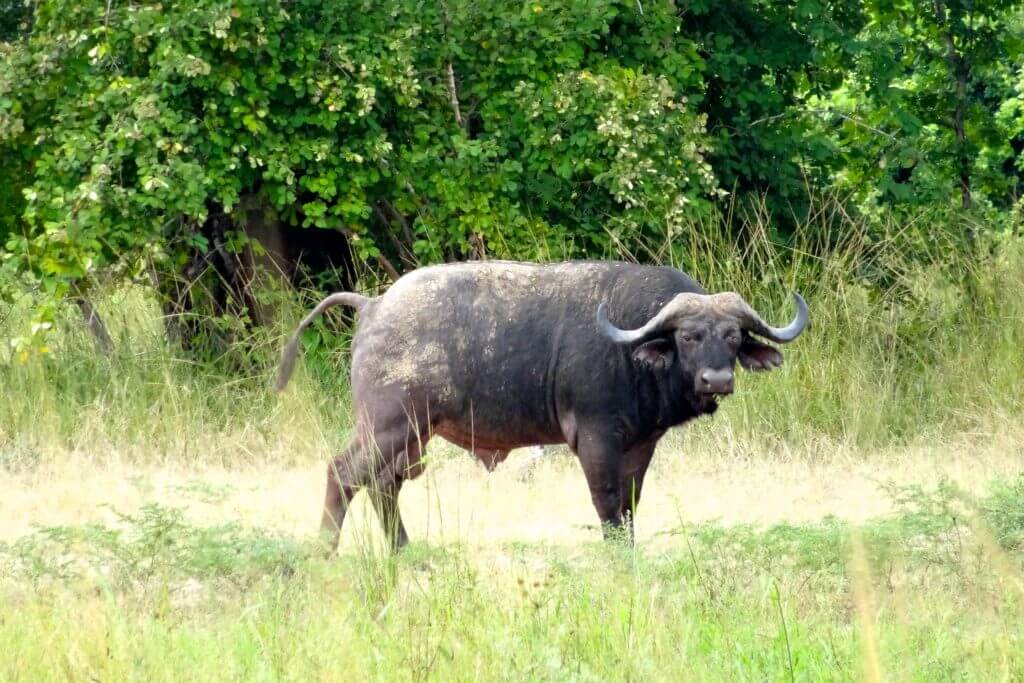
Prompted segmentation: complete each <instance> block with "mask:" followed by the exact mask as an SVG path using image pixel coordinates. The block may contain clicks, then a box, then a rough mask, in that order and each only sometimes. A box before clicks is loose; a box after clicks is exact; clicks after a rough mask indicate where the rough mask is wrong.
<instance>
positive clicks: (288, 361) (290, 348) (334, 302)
mask: <svg viewBox="0 0 1024 683" xmlns="http://www.w3.org/2000/svg"><path fill="white" fill-rule="evenodd" d="M369 302H370V298H369V297H365V296H363V295H362V294H356V293H355V292H337V293H335V294H331V295H330V296H328V297H327V298H326V299H324V300H323V301H321V302H320V303H319V304H317V306H316V308H314V309H313V310H312V311H310V313H309V315H307V316H306V317H305V318H303V319H302V322H301V323H299V326H298V328H296V330H295V333H294V334H293V335H292V338H291V339H289V340H288V344H287V345H285V347H284V351H282V352H281V365H280V366H279V367H278V370H277V382H275V384H274V390H275V391H277V392H281V391H284V388H285V387H286V386H288V380H289V379H291V376H292V372H293V371H294V370H295V359H296V357H298V355H299V339H300V337H301V336H302V331H303V330H305V329H306V328H307V327H309V326H310V324H311V323H312V322H313V321H314V320H316V319H317V317H318V316H319V315H320V314H322V313H323V312H324V311H326V310H327V309H329V308H334V307H335V306H351V307H353V308H355V309H356V310H360V309H362V307H363V306H365V305H366V304H367V303H369Z"/></svg>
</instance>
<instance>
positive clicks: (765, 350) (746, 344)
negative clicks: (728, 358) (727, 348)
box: [737, 335, 782, 372]
mask: <svg viewBox="0 0 1024 683" xmlns="http://www.w3.org/2000/svg"><path fill="white" fill-rule="evenodd" d="M737 359H738V360H739V362H740V365H742V366H743V367H744V368H746V369H747V370H752V371H754V372H759V371H761V370H772V369H774V368H777V367H779V366H780V365H782V352H781V351H779V350H778V349H777V348H775V347H774V346H769V345H768V344H762V343H761V342H759V341H755V340H754V339H753V338H751V337H750V336H748V335H743V343H742V344H740V351H739V354H737Z"/></svg>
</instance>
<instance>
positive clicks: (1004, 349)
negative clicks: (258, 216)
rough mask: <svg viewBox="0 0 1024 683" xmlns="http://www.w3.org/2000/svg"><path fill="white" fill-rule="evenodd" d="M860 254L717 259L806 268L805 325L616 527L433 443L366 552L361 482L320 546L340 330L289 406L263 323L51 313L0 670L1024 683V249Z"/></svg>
mask: <svg viewBox="0 0 1024 683" xmlns="http://www.w3.org/2000/svg"><path fill="white" fill-rule="evenodd" d="M874 244H875V246H873V247H871V249H872V251H871V254H870V259H869V258H868V257H867V256H868V255H867V253H866V252H865V251H863V249H864V248H863V245H854V244H852V243H851V244H848V245H846V246H844V247H841V248H840V249H839V250H838V251H833V252H830V253H829V254H828V255H827V256H828V258H820V257H812V256H811V254H813V253H814V249H812V245H807V248H806V249H800V248H796V249H794V250H793V254H796V255H797V256H796V257H793V258H791V259H789V260H787V261H785V262H784V263H780V265H778V266H777V270H775V271H773V272H768V273H765V272H761V273H756V274H755V273H743V272H741V271H740V270H739V269H738V267H737V268H733V267H732V266H731V265H729V264H735V263H740V262H744V263H749V262H757V261H759V260H760V261H762V262H763V261H765V259H763V258H758V251H757V250H758V249H759V248H760V247H757V246H756V245H754V246H753V247H751V246H750V245H749V244H748V245H746V246H745V247H744V252H743V254H742V258H740V257H741V254H739V253H734V254H729V253H725V254H723V253H721V251H719V253H718V255H717V258H714V259H711V258H708V259H706V260H705V262H707V263H719V264H726V266H725V267H724V268H723V269H721V270H718V271H705V272H698V273H697V275H698V276H699V277H700V278H701V279H702V280H703V281H705V282H707V283H709V285H711V286H712V287H713V288H721V286H724V285H726V284H727V283H728V284H731V286H732V287H735V288H736V289H738V290H739V291H741V292H744V293H748V292H749V293H752V295H755V294H756V296H757V297H758V298H757V302H758V304H760V305H763V306H764V308H765V309H766V310H767V311H770V312H771V313H772V314H773V317H774V318H782V317H784V316H785V315H786V314H787V312H788V309H787V308H786V306H787V305H788V304H786V302H785V289H786V288H788V286H789V285H792V284H799V283H802V285H801V289H802V291H804V293H805V294H806V295H807V297H808V300H809V301H811V305H812V310H813V311H814V315H815V317H814V327H813V329H812V332H811V333H809V334H808V335H807V336H806V338H803V339H801V340H799V341H798V342H797V343H795V344H794V345H793V346H792V348H790V349H788V350H787V364H786V366H784V368H783V369H782V370H780V371H778V372H776V373H773V374H771V375H759V376H746V377H744V378H742V380H741V384H740V386H739V389H738V394H737V396H735V397H732V398H730V399H729V400H728V401H726V403H725V404H724V405H723V407H722V409H721V410H720V411H719V414H718V415H716V416H715V418H714V419H713V420H706V421H702V422H699V423H697V424H694V425H691V426H689V427H687V428H686V429H683V430H679V431H677V432H674V433H673V434H671V435H670V437H669V438H667V439H666V440H665V441H664V443H663V444H662V446H661V447H660V449H659V452H658V453H657V455H656V458H655V462H654V465H653V471H652V473H651V475H650V476H649V484H648V487H647V488H645V492H644V496H645V497H644V500H643V502H642V504H641V506H640V511H639V516H638V522H637V524H638V533H637V536H638V538H637V544H636V547H635V549H631V550H627V549H625V548H621V547H617V546H610V545H607V544H604V543H602V542H601V541H600V540H599V537H600V533H599V531H598V530H597V529H596V528H595V520H596V516H595V515H594V513H593V510H592V507H591V505H590V501H589V495H588V493H587V490H586V486H585V484H584V482H583V477H582V474H581V473H580V471H579V467H578V465H577V464H576V463H575V461H574V460H573V458H572V457H571V456H570V455H569V454H568V453H567V452H564V451H558V450H556V451H555V452H554V453H552V454H550V455H549V456H548V457H547V458H546V459H545V460H543V461H540V462H539V463H537V464H536V465H535V466H534V467H532V468H531V469H528V470H527V469H523V468H522V467H521V464H522V458H523V455H524V454H523V453H514V454H513V457H512V458H510V459H509V461H507V462H506V463H504V464H503V465H502V466H500V467H499V468H498V470H497V471H495V472H494V473H492V474H487V473H486V472H485V471H484V469H483V468H482V467H481V466H480V465H479V464H477V463H476V462H474V461H473V460H471V459H470V458H469V456H467V455H466V454H465V453H463V452H462V451H459V450H457V449H454V448H452V447H449V446H446V445H445V444H443V443H442V442H440V441H438V442H435V443H432V445H431V449H430V451H429V453H428V457H429V459H430V461H431V466H430V467H429V468H428V470H427V474H425V475H424V476H423V477H422V478H420V479H419V480H416V481H415V482H413V483H412V484H410V485H408V486H407V487H406V489H405V490H404V491H403V497H402V501H401V504H402V508H403V511H404V515H405V517H406V520H407V523H408V525H409V527H410V528H409V531H410V535H411V536H412V538H413V543H412V545H411V546H410V547H409V548H407V549H406V550H405V551H403V552H402V553H400V554H399V555H398V556H396V557H390V556H388V555H387V554H385V553H384V552H383V551H382V543H381V535H380V533H379V531H378V529H377V526H376V520H375V518H374V516H373V514H372V511H370V510H369V508H368V506H367V505H366V501H365V500H363V496H360V497H359V498H357V500H356V505H355V507H356V509H355V510H354V512H353V514H352V515H351V516H350V520H349V522H348V524H347V527H346V529H345V533H344V537H343V542H342V548H341V552H340V554H339V557H337V558H334V559H330V560H325V559H323V558H321V557H320V556H319V552H318V549H317V548H316V547H315V545H314V543H313V541H312V538H313V534H314V532H315V530H316V525H317V521H318V518H319V514H320V502H321V496H322V493H323V483H324V482H323V478H324V472H325V467H324V462H325V459H326V457H327V456H328V455H330V454H332V453H333V452H335V451H337V450H338V449H340V448H341V447H342V445H343V444H344V442H345V440H346V437H347V432H348V429H349V427H350V422H349V417H348V405H347V393H346V388H345V381H344V366H345V358H346V356H345V352H344V337H343V335H338V334H336V333H334V332H332V330H331V329H330V328H322V329H321V330H320V334H321V338H322V339H326V340H327V341H328V342H329V343H328V344H326V345H325V348H319V349H308V350H307V351H308V352H307V354H306V355H305V356H304V360H303V368H304V369H303V370H302V371H301V372H300V373H299V374H298V376H297V377H296V381H295V383H294V385H293V386H292V387H291V388H290V389H289V391H288V392H287V393H286V394H284V395H283V396H280V397H278V396H274V395H272V394H271V393H270V392H269V391H267V389H266V387H267V382H268V379H269V377H270V373H271V370H272V368H271V363H270V360H268V359H271V358H272V356H273V352H274V350H276V349H277V348H278V347H279V344H280V334H281V331H282V330H276V331H274V332H273V334H268V335H267V336H266V337H265V338H260V339H257V340H255V343H254V344H250V345H248V348H252V349H255V350H254V351H253V352H252V354H253V356H252V358H249V359H248V360H249V361H251V362H250V364H249V365H248V366H246V365H245V364H244V363H238V362H236V363H235V365H236V367H241V368H242V369H240V370H239V369H235V370H231V371H229V370H227V369H225V366H226V363H225V362H221V363H209V364H206V363H198V362H196V361H193V360H189V359H187V358H185V357H183V356H182V355H181V354H179V353H177V352H175V351H173V350H170V349H168V348H167V346H166V344H165V343H164V341H163V338H162V327H161V323H160V320H159V317H158V315H157V308H156V306H155V304H154V303H153V302H152V301H150V299H149V298H148V296H147V295H146V294H145V293H144V292H143V291H141V290H138V289H133V288H127V289H125V288H120V289H116V290H114V291H111V292H109V293H108V294H106V295H104V296H103V297H101V298H99V299H98V304H99V306H100V309H101V312H102V313H103V314H104V315H105V318H106V320H107V323H108V325H109V327H110V329H111V332H112V334H113V336H114V339H115V350H114V352H113V353H112V354H110V355H109V356H103V355H101V354H97V353H96V352H95V350H94V349H93V348H92V343H91V340H90V338H89V337H88V335H87V334H86V333H85V332H84V331H83V330H82V326H81V325H80V323H79V322H78V321H77V320H76V319H75V318H74V317H73V316H72V315H71V313H70V312H69V313H68V315H67V317H66V319H64V320H62V321H61V325H60V326H59V328H60V329H59V330H58V333H57V334H56V335H55V337H54V339H53V342H52V349H51V352H50V354H49V356H50V358H48V359H42V360H40V361H38V362H35V361H34V362H31V363H28V364H19V363H17V362H13V359H9V360H11V361H12V362H8V363H5V364H4V365H2V366H0V382H2V386H3V394H2V396H0V486H2V490H3V492H4V493H3V496H2V497H0V501H2V502H0V542H2V544H3V545H0V642H2V643H3V647H2V648H0V678H2V679H3V680H32V681H36V680H66V679H71V680H100V681H107V680H183V679H184V680H309V679H321V680H362V679H374V680H445V681H448V680H558V681H563V680H666V681H667V680H765V679H770V680H882V679H885V680H929V681H931V680H945V679H951V678H957V679H970V680H985V681H991V680H1021V679H1024V655H1022V654H1021V653H1022V652H1024V571H1022V553H1021V551H1022V549H1024V474H1022V473H1024V468H1022V466H1021V462H1022V457H1024V445H1022V444H1024V426H1022V422H1021V420H1020V415H1021V412H1022V411H1021V407H1022V406H1021V389H1020V385H1021V381H1020V380H1021V377H1022V376H1024V374H1022V367H1024V359H1022V354H1021V352H1020V348H1021V346H1020V344H1021V342H1022V340H1024V316H1022V311H1024V303H1022V302H1021V301H1020V299H1019V296H1018V295H1016V294H1015V293H1016V292H1019V291H1020V287H1021V286H1024V274H1022V273H1024V268H1021V267H1020V266H1021V265H1022V264H1024V259H1022V257H1021V249H1020V245H1018V244H1016V243H1015V242H1012V241H1008V242H1007V243H1006V244H1005V245H1001V246H999V247H998V249H994V250H993V255H992V257H991V259H990V260H988V261H986V262H985V264H984V266H983V267H979V266H976V265H972V264H970V263H966V262H965V263H950V262H947V261H938V260H937V261H935V262H933V263H923V264H922V263H914V264H911V263H907V262H903V261H899V260H898V259H897V258H896V257H895V256H894V254H893V253H888V252H886V251H885V249H884V248H879V247H878V246H877V245H878V242H877V241H876V242H874ZM883 246H884V244H883ZM695 250H696V251H699V248H697V247H695ZM800 254H806V255H807V256H806V257H800V256H799V255H800ZM697 256H699V254H697ZM697 256H695V258H697ZM893 259H896V260H893ZM697 260H698V261H699V258H697ZM866 262H870V263H872V264H874V267H875V268H877V269H881V270H883V271H885V272H884V273H883V275H884V276H885V277H881V278H879V279H881V280H885V279H886V278H888V281H889V282H890V284H889V286H888V288H886V289H881V290H880V289H878V288H877V286H875V288H873V289H870V288H869V287H868V286H867V284H866V283H867V280H866V278H867V276H864V278H862V277H861V276H859V275H857V274H856V273H855V270H856V269H854V268H853V267H852V266H851V264H852V263H866ZM965 274H966V275H965ZM965 277H966V279H967V280H969V283H968V285H964V284H963V281H962V280H963V278H965ZM879 291H881V292H882V293H881V294H879V293H878V292H879ZM297 314H298V308H297V307H296V310H295V311H293V312H292V318H294V316H295V315H297ZM21 315H23V311H22V310H21V309H19V308H18V306H17V305H15V306H14V307H11V308H10V309H7V310H5V315H4V320H3V325H5V326H11V327H13V326H15V325H16V324H18V321H19V316H21ZM282 329H283V328H282ZM260 353H263V354H265V357H263V359H262V360H261V359H260V357H259V354H260ZM236 360H237V359H236ZM243 360H246V359H243Z"/></svg>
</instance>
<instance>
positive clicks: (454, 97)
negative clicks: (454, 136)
mask: <svg viewBox="0 0 1024 683" xmlns="http://www.w3.org/2000/svg"><path fill="white" fill-rule="evenodd" d="M448 97H449V98H450V99H451V102H452V111H454V112H455V123H457V124H459V126H462V125H463V122H462V112H461V111H459V95H458V93H457V92H455V70H454V69H453V68H452V63H451V62H450V61H449V62H448Z"/></svg>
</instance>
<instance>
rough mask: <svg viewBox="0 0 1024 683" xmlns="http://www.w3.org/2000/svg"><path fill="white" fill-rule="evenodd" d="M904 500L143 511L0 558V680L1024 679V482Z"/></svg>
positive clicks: (52, 533) (39, 536)
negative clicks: (563, 532) (639, 536)
mask: <svg viewBox="0 0 1024 683" xmlns="http://www.w3.org/2000/svg"><path fill="white" fill-rule="evenodd" d="M894 495H896V496H897V498H898V501H899V502H900V507H899V508H898V511H897V512H896V513H895V514H894V515H892V516H890V517H887V518H883V519H877V520H872V521H869V522H867V523H866V524H864V525H861V526H851V525H848V524H845V523H842V522H839V521H837V520H824V521H822V522H821V523H817V524H809V525H783V526H776V527H771V528H767V529H762V528H754V527H747V526H744V527H720V526H715V525H702V526H700V527H697V528H690V529H685V528H680V529H676V530H674V531H673V532H672V533H674V534H678V535H680V537H681V538H684V539H685V542H684V543H681V544H679V547H678V549H676V550H671V551H667V552H653V551H644V550H643V549H639V550H637V551H630V550H626V549H623V548H615V547H609V546H607V545H604V544H601V543H593V544H590V545H587V546H582V547H577V548H573V549H565V548H552V547H543V546H516V545H512V546H507V547H502V548H495V552H494V554H493V555H487V554H484V555H482V554H470V553H468V552H467V551H465V550H463V549H461V548H459V547H458V546H450V547H444V548H438V547H427V546H425V545H422V544H414V545H413V546H411V547H410V548H409V549H408V550H407V551H406V552H404V553H402V554H401V555H399V556H397V557H383V556H378V555H376V554H375V553H374V552H373V551H372V550H369V548H368V546H367V548H366V549H364V550H360V551H357V552H355V553H353V554H350V555H347V556H345V557H343V558H341V559H340V560H337V561H332V562H325V561H323V560H320V559H316V556H315V554H314V552H313V550H314V548H313V546H312V545H309V546H304V545H302V544H300V543H296V542H295V541H294V540H292V539H287V538H282V537H278V536H275V535H273V534H269V533H267V532H262V531H259V530H254V529H246V528H243V527H241V526H238V525H222V526H215V527H204V526H201V525H194V524H192V523H190V522H189V521H188V520H187V519H186V517H185V516H184V515H183V514H182V512H181V511H180V510H177V509H174V508H166V507H156V506H154V507H150V508H147V509H146V510H144V511H142V512H141V513H140V514H138V515H128V516H125V517H123V518H122V519H121V520H120V522H119V523H118V524H116V525H113V526H95V525H94V526H86V527H61V528H52V529H46V530H41V531H39V532H37V533H36V534H34V535H32V536H29V537H26V538H24V539H22V540H21V541H20V542H18V543H16V544H13V545H11V546H8V547H6V548H3V551H2V552H0V559H2V561H3V564H4V569H5V570H6V571H5V574H6V576H8V578H7V579H6V580H3V581H2V582H0V596H2V600H3V603H4V610H3V612H2V614H3V617H2V618H0V642H3V643H4V649H3V655H2V656H0V677H2V678H3V679H4V680H33V681H36V680H64V679H72V680H83V679H96V680H182V679H188V680H200V679H201V680H253V679H259V680H310V679H327V680H365V679H372V680H444V681H449V680H554V681H563V680H665V681H670V680H672V681H674V680H766V679H767V680H814V681H817V680H865V677H867V676H868V675H869V674H868V673H867V669H866V668H865V667H866V662H867V661H869V659H870V656H871V655H869V654H868V653H869V652H876V653H877V667H878V668H879V669H880V671H881V672H882V674H883V675H884V676H885V677H886V678H890V679H894V680H896V679H898V680H921V681H930V680H936V679H948V678H958V679H969V680H1019V679H1020V677H1022V676H1024V654H1021V653H1022V652H1024V649H1022V645H1024V642H1022V640H1024V619H1022V616H1024V615H1022V612H1024V582H1022V581H1021V573H1020V568H1021V555H1020V554H1019V551H1020V550H1021V547H1020V539H1021V537H1020V534H1021V532H1022V531H1024V526H1022V525H1021V520H1020V516H1019V510H1020V509H1021V508H1022V506H1024V480H1017V481H1015V482H1012V483H1011V484H997V485H996V486H995V488H994V489H993V490H992V491H991V492H990V493H989V494H988V495H986V496H984V497H983V498H982V499H981V500H980V501H970V500H968V499H966V498H965V497H964V496H962V495H961V494H960V493H959V492H958V491H957V490H956V489H955V487H952V486H940V487H938V488H936V489H932V490H922V489H902V490H897V491H894ZM1009 503H1012V506H1011V505H1008V504H1009ZM1011 507H1013V508H1015V509H1016V512H1008V510H1009V509H1010V508H1011ZM967 520H973V521H971V522H968V521H967ZM993 528H999V529H1002V530H1003V532H1007V531H1008V532H1010V533H1002V534H1001V535H989V534H988V532H987V531H984V530H986V529H993ZM854 538H857V539H859V541H853V542H852V541H851V539H854ZM859 548H860V549H862V550H858V549H859ZM858 553H860V555H859V556H858ZM994 558H995V559H998V560H999V561H998V562H993V559H994ZM851 559H852V560H853V561H851ZM858 567H861V569H858ZM868 643H871V644H872V645H871V646H870V648H869V647H868ZM872 648H873V649H872Z"/></svg>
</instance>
